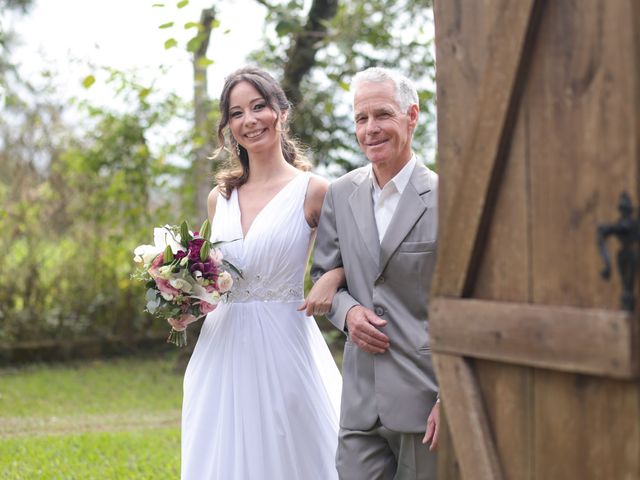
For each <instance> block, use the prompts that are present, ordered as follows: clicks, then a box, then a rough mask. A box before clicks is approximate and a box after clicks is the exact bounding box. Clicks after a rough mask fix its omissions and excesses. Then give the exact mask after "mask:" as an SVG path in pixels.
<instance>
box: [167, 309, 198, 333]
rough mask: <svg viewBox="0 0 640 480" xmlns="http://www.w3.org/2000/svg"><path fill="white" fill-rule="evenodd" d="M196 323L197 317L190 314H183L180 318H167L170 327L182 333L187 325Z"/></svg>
mask: <svg viewBox="0 0 640 480" xmlns="http://www.w3.org/2000/svg"><path fill="white" fill-rule="evenodd" d="M195 321H196V317H195V316H193V315H191V314H190V313H183V314H182V315H180V316H179V317H178V318H167V322H169V325H171V327H172V328H173V329H174V330H175V331H176V332H181V331H183V330H184V329H186V328H187V325H189V324H190V323H193V322H195Z"/></svg>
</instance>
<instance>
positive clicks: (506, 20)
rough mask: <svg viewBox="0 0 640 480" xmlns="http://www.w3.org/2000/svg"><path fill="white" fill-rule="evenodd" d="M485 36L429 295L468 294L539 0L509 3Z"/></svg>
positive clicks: (512, 121)
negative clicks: (484, 54)
mask: <svg viewBox="0 0 640 480" xmlns="http://www.w3.org/2000/svg"><path fill="white" fill-rule="evenodd" d="M503 3H504V4H505V5H504V8H503V9H502V10H501V11H500V16H499V17H498V18H497V19H496V21H495V23H494V27H493V31H492V32H490V34H489V47H488V48H489V55H488V58H487V63H486V68H485V72H484V75H483V79H482V82H481V84H480V86H479V96H478V102H477V105H476V120H475V122H474V124H473V125H474V126H473V127H472V131H471V133H470V136H469V139H468V141H467V143H466V145H465V147H464V149H463V152H462V155H461V158H460V163H461V164H462V168H461V171H462V172H463V174H462V178H461V181H460V182H459V183H458V184H457V185H456V186H455V188H456V192H455V194H454V195H452V196H451V197H450V198H452V203H451V207H450V209H449V211H447V212H442V213H441V218H442V219H443V221H442V223H441V226H440V232H439V242H438V249H439V250H440V253H439V256H440V258H441V259H443V260H446V261H439V262H437V265H436V271H435V279H434V281H433V285H434V294H435V295H439V296H452V297H459V296H468V292H469V291H470V290H471V288H472V283H473V279H474V277H475V270H476V267H477V257H478V255H477V253H478V252H479V251H481V249H482V243H483V234H484V231H485V230H486V227H487V224H488V220H489V218H490V216H491V213H492V209H493V201H494V194H495V191H496V190H497V186H498V185H499V182H500V180H501V176H502V171H503V170H504V168H503V166H504V163H505V159H506V157H507V154H508V149H509V141H510V139H511V133H512V130H513V127H514V124H515V118H516V113H517V109H518V105H519V101H520V96H521V91H522V90H523V86H524V83H525V74H526V67H527V65H528V60H529V55H527V52H528V51H530V46H531V44H532V43H533V38H534V35H535V32H536V30H537V26H538V23H539V22H538V19H539V17H540V14H541V11H542V7H543V4H544V0H511V1H506V2H503Z"/></svg>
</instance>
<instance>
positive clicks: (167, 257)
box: [163, 245, 173, 263]
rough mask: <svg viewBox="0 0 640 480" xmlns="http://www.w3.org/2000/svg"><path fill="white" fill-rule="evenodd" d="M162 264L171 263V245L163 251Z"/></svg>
mask: <svg viewBox="0 0 640 480" xmlns="http://www.w3.org/2000/svg"><path fill="white" fill-rule="evenodd" d="M163 261H164V263H171V262H173V252H172V251H171V245H167V246H166V247H165V249H164V259H163Z"/></svg>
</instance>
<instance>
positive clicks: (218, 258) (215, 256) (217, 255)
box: [210, 248, 222, 267]
mask: <svg viewBox="0 0 640 480" xmlns="http://www.w3.org/2000/svg"><path fill="white" fill-rule="evenodd" d="M210 256H211V261H212V262H213V264H214V265H215V266H216V267H220V266H222V252H221V251H220V249H219V248H214V249H213V250H211V255H210Z"/></svg>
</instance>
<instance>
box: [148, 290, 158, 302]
mask: <svg viewBox="0 0 640 480" xmlns="http://www.w3.org/2000/svg"><path fill="white" fill-rule="evenodd" d="M157 298H158V291H157V290H156V289H155V288H149V289H148V290H147V293H146V295H145V299H146V300H147V301H151V300H155V299H157Z"/></svg>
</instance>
